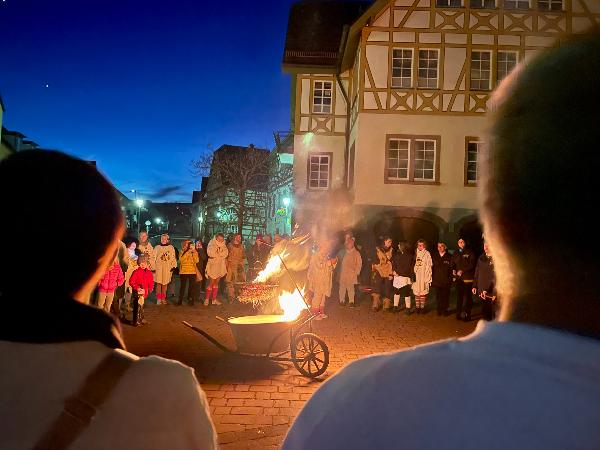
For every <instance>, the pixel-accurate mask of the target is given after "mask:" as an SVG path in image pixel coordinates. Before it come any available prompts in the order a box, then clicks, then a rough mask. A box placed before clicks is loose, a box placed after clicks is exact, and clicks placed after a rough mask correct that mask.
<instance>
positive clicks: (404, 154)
mask: <svg viewBox="0 0 600 450" xmlns="http://www.w3.org/2000/svg"><path fill="white" fill-rule="evenodd" d="M409 146H410V140H408V139H390V140H389V141H388V155H387V174H386V175H387V179H388V180H408V149H409Z"/></svg>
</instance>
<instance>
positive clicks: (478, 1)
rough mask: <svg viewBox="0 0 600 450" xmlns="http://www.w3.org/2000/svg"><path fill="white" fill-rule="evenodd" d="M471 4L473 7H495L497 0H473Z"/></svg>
mask: <svg viewBox="0 0 600 450" xmlns="http://www.w3.org/2000/svg"><path fill="white" fill-rule="evenodd" d="M469 5H470V6H471V8H487V9H493V8H495V7H496V0H471V3H469Z"/></svg>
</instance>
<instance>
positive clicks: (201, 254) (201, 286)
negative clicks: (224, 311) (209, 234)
mask: <svg viewBox="0 0 600 450" xmlns="http://www.w3.org/2000/svg"><path fill="white" fill-rule="evenodd" d="M194 247H195V248H196V252H197V253H198V262H197V263H196V268H197V269H198V273H200V275H201V276H202V280H200V281H199V282H198V283H196V286H195V288H196V290H195V294H194V297H195V298H196V299H197V300H198V302H200V303H202V300H201V298H200V296H201V295H202V294H204V292H205V291H206V276H205V273H206V263H207V261H208V254H207V253H206V247H205V246H204V243H203V242H202V241H201V240H200V238H198V239H196V243H195V244H194Z"/></svg>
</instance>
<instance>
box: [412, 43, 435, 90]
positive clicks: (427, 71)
mask: <svg viewBox="0 0 600 450" xmlns="http://www.w3.org/2000/svg"><path fill="white" fill-rule="evenodd" d="M438 60H439V50H419V77H418V81H417V86H418V87H420V88H426V89H427V88H428V89H436V88H437V84H438Z"/></svg>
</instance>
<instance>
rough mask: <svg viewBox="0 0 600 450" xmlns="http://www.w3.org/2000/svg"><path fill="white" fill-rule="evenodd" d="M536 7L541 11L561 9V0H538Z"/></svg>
mask: <svg viewBox="0 0 600 450" xmlns="http://www.w3.org/2000/svg"><path fill="white" fill-rule="evenodd" d="M538 8H539V9H540V10H541V11H562V10H563V0H538Z"/></svg>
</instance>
